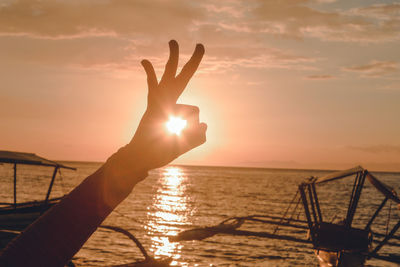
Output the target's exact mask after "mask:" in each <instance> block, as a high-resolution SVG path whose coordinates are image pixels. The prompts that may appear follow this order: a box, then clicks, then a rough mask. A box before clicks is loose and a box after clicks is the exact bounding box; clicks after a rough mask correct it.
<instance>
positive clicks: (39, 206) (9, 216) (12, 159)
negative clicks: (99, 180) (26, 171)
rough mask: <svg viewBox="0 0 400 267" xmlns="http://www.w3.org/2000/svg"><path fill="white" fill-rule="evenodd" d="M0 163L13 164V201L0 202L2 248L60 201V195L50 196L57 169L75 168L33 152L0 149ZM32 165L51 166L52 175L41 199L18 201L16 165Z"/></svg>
mask: <svg viewBox="0 0 400 267" xmlns="http://www.w3.org/2000/svg"><path fill="white" fill-rule="evenodd" d="M0 163H4V164H11V165H13V169H14V175H13V177H10V178H13V183H14V187H13V191H14V192H13V196H14V197H13V202H0V248H3V247H4V246H5V245H6V244H7V243H8V242H9V241H11V239H12V238H14V237H15V236H16V235H18V234H19V233H20V231H23V230H24V229H25V228H26V227H27V226H28V225H30V224H31V223H32V222H33V221H35V220H36V219H37V218H38V217H39V216H40V215H41V214H43V213H44V212H45V211H46V210H47V209H49V208H50V207H51V206H53V205H54V204H56V203H57V202H59V201H60V199H61V198H62V197H57V198H50V194H51V191H52V188H53V184H54V180H55V179H56V176H57V172H58V170H59V169H61V168H64V169H70V170H75V168H72V167H68V166H65V165H63V164H60V163H58V162H55V161H51V160H48V159H45V158H42V157H39V156H37V155H35V154H33V153H25V152H14V151H4V150H3V151H0ZM21 164H24V165H33V166H47V167H51V168H53V175H52V177H51V179H50V181H49V186H48V189H47V193H46V195H45V196H43V200H39V201H29V202H18V201H17V176H18V175H17V174H18V171H17V170H18V166H19V165H21ZM0 201H1V200H0Z"/></svg>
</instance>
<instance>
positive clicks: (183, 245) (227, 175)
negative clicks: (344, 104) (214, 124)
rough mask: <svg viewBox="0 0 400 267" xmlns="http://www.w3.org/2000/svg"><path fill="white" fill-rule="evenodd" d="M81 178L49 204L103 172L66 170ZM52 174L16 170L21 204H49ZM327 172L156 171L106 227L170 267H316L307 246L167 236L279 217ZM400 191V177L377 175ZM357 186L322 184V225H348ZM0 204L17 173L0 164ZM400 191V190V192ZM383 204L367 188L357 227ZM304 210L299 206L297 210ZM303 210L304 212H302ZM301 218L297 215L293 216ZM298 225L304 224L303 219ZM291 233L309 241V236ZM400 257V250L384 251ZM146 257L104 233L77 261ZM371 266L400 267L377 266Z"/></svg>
mask: <svg viewBox="0 0 400 267" xmlns="http://www.w3.org/2000/svg"><path fill="white" fill-rule="evenodd" d="M69 165H70V166H73V167H76V168H78V170H77V171H69V170H62V173H61V177H60V176H58V179H57V181H56V183H55V186H54V190H53V193H52V197H55V196H61V195H63V194H66V193H68V192H69V191H70V190H71V189H72V188H73V187H74V186H76V185H78V184H79V183H80V182H81V181H82V180H83V179H84V178H85V177H87V176H88V175H89V174H91V173H93V172H94V171H95V170H96V169H97V168H98V167H99V166H100V165H99V164H97V163H75V162H74V163H69ZM51 173H52V170H51V169H50V168H46V167H29V166H25V167H24V166H21V167H20V168H19V169H18V200H19V201H23V200H32V199H35V198H36V199H41V198H44V196H45V193H46V189H47V186H48V183H49V181H50V176H51ZM327 173H328V172H323V171H310V170H307V171H303V170H272V169H251V168H220V167H192V166H169V167H165V168H163V169H159V170H155V171H152V172H151V173H150V176H149V177H148V178H147V179H146V180H145V181H143V182H141V183H140V184H139V185H137V186H136V187H135V189H134V191H133V192H132V194H131V195H130V196H129V197H128V198H127V199H126V200H125V201H124V202H123V203H122V204H121V205H120V206H119V207H118V208H117V209H116V210H115V211H114V212H113V213H112V214H111V215H110V216H109V217H108V218H107V220H106V221H105V222H104V224H106V225H115V226H119V227H122V228H124V229H126V230H129V231H130V232H131V233H133V234H134V235H135V236H136V237H137V238H139V239H140V241H141V242H142V243H143V245H144V246H145V248H146V249H147V250H148V252H149V253H150V254H152V255H154V256H156V257H164V256H169V257H172V258H173V259H174V261H173V262H172V265H173V266H317V261H316V258H315V256H314V254H313V251H312V249H311V246H310V245H304V244H301V243H293V242H289V241H278V240H271V239H267V238H261V237H250V236H229V235H216V236H214V237H211V238H209V239H206V240H203V241H183V242H178V243H172V242H169V241H168V238H167V237H168V236H171V235H176V234H177V233H179V232H181V231H183V230H186V229H191V228H194V227H201V226H211V225H216V224H218V223H219V222H221V221H222V220H224V219H226V218H228V217H232V216H247V215H253V214H258V215H263V214H264V215H278V216H279V215H281V214H283V213H284V211H285V208H286V207H287V205H288V204H289V203H290V202H291V200H292V198H293V196H294V194H295V193H296V191H297V185H298V184H299V183H300V182H301V181H303V180H304V179H306V178H307V177H310V176H320V175H325V174H327ZM375 175H376V176H377V177H378V178H380V179H381V180H382V181H384V182H385V183H386V184H388V185H391V186H392V187H394V188H395V189H400V174H389V173H375ZM352 183H353V180H352V179H348V180H341V181H338V182H334V183H330V184H325V185H321V186H320V187H318V188H317V191H318V194H319V197H320V202H321V206H322V211H323V213H324V219H325V220H329V221H337V220H340V219H341V218H343V216H344V215H345V213H344V212H345V211H346V209H347V204H348V200H349V197H350V193H351V190H352ZM0 187H1V190H0V198H1V202H3V200H4V201H7V200H8V201H12V190H13V187H12V166H11V165H7V164H4V165H0ZM398 191H399V190H398ZM382 199H383V197H382V196H381V195H380V194H379V193H378V192H377V191H376V190H375V189H374V188H373V187H372V186H371V185H370V184H368V182H366V187H365V188H364V189H363V192H362V196H361V200H360V205H359V207H358V210H357V213H358V215H357V216H356V217H355V220H354V225H355V226H357V225H359V226H362V225H365V224H366V221H367V220H368V218H369V216H371V214H372V213H373V211H374V210H375V209H376V207H377V206H378V205H379V204H380V201H382ZM300 208H302V207H300ZM299 211H302V209H299ZM381 215H382V216H380V217H379V218H378V220H377V223H376V224H375V226H374V228H373V230H379V231H380V232H383V233H384V232H385V231H386V228H387V221H388V220H387V219H388V218H390V220H389V227H390V226H393V224H394V223H395V221H396V220H399V218H400V217H399V210H398V209H397V206H396V205H394V204H392V206H391V211H390V214H389V205H388V206H387V207H386V208H385V209H384V210H382V212H381ZM296 216H297V212H296ZM299 218H302V215H300V217H299ZM241 229H246V230H250V231H264V232H271V231H272V230H273V229H274V227H273V226H270V225H266V224H259V223H258V224H257V223H245V224H244V225H243V226H242V227H241ZM278 233H279V234H286V235H289V234H290V235H292V236H296V237H298V238H304V237H305V236H306V233H304V232H301V231H297V232H287V231H286V230H285V229H283V230H280V231H279V232H278ZM383 251H385V252H397V253H399V254H400V249H399V248H385V249H384V250H383ZM140 258H142V255H141V253H140V251H139V250H138V249H137V247H136V246H135V245H134V244H133V242H132V241H130V240H129V239H128V238H126V237H125V236H124V235H122V234H119V233H115V232H112V231H109V230H105V229H99V230H97V232H96V233H95V234H94V235H93V236H92V237H91V238H90V239H89V241H88V242H87V243H86V244H85V246H84V247H83V248H82V249H81V251H80V252H79V253H78V254H77V255H76V256H75V260H74V262H75V263H76V265H77V266H108V265H112V264H123V263H128V262H132V261H135V260H137V259H140ZM368 266H395V265H390V264H388V263H386V262H382V261H378V260H370V261H368Z"/></svg>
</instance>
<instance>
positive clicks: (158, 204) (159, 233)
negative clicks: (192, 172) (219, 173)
mask: <svg viewBox="0 0 400 267" xmlns="http://www.w3.org/2000/svg"><path fill="white" fill-rule="evenodd" d="M186 180H187V177H186V176H185V174H184V172H183V170H182V169H181V168H178V167H168V168H166V169H164V170H163V173H162V176H161V177H160V179H159V188H158V190H157V194H156V195H155V196H154V198H153V205H152V206H151V207H150V208H149V211H148V213H147V216H148V219H149V222H148V224H147V225H148V226H147V231H148V234H149V235H150V236H151V240H152V246H151V248H150V250H151V252H153V254H154V255H155V256H156V257H163V256H168V257H172V258H173V259H174V260H173V261H172V263H171V265H177V263H178V262H177V260H178V259H179V258H180V251H181V249H182V245H181V244H179V243H171V242H169V240H168V237H167V236H171V235H176V234H177V233H178V232H180V231H181V228H178V227H177V226H179V225H182V224H187V223H188V213H190V210H191V209H190V208H188V196H187V195H186V183H185V181H186Z"/></svg>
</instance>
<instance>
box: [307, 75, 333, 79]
mask: <svg viewBox="0 0 400 267" xmlns="http://www.w3.org/2000/svg"><path fill="white" fill-rule="evenodd" d="M334 78H335V76H332V75H327V74H322V75H309V76H307V77H306V79H309V80H330V79H334Z"/></svg>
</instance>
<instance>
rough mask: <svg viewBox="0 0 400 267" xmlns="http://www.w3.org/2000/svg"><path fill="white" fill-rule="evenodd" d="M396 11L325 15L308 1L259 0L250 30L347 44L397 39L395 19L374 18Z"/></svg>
mask: <svg viewBox="0 0 400 267" xmlns="http://www.w3.org/2000/svg"><path fill="white" fill-rule="evenodd" d="M397 9H398V6H397V5H380V6H372V7H370V9H368V8H364V9H352V10H337V11H331V12H328V11H321V10H318V9H317V8H315V7H313V1H312V0H282V1H262V0H259V4H258V6H257V7H255V8H254V9H253V11H252V12H253V14H254V15H255V18H256V20H257V21H256V23H253V26H252V27H253V29H257V30H259V31H263V32H266V33H270V34H275V35H280V36H283V37H288V38H305V37H314V38H318V39H322V40H330V41H347V42H365V41H366V42H382V41H389V40H399V39H400V33H399V25H400V19H399V16H385V17H383V16H377V14H390V12H394V13H396V12H397V11H396V10H397ZM394 10H395V11H394Z"/></svg>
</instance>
